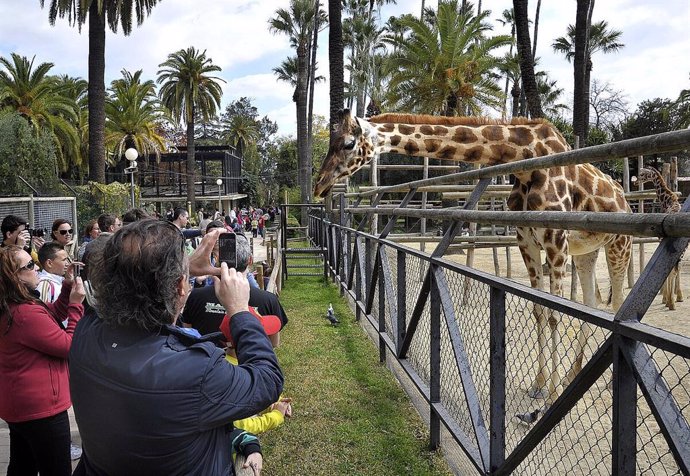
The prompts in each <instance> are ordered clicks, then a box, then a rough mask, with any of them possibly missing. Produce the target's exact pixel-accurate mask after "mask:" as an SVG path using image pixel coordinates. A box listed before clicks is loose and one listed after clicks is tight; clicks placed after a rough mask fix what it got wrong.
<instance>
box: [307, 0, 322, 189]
mask: <svg viewBox="0 0 690 476" xmlns="http://www.w3.org/2000/svg"><path fill="white" fill-rule="evenodd" d="M320 6H321V2H320V0H316V1H315V2H314V37H313V39H312V42H311V60H310V61H309V65H308V71H309V105H308V113H307V155H308V157H309V164H310V165H312V166H313V164H314V157H313V154H314V152H313V150H314V149H313V147H312V144H313V143H314V134H313V132H312V129H313V122H314V85H315V84H316V48H317V40H318V37H319V7H320ZM309 175H310V176H311V174H309Z"/></svg>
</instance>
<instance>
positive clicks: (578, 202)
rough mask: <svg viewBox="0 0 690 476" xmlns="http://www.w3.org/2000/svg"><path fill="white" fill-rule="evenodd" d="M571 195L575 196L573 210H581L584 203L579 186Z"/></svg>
mask: <svg viewBox="0 0 690 476" xmlns="http://www.w3.org/2000/svg"><path fill="white" fill-rule="evenodd" d="M571 196H572V197H573V210H579V209H580V206H581V205H582V192H581V191H580V189H579V187H578V188H576V189H575V190H573V193H572V194H571Z"/></svg>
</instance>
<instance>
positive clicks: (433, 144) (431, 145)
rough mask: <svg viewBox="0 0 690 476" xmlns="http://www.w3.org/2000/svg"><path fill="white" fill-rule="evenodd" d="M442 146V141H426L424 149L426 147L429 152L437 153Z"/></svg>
mask: <svg viewBox="0 0 690 476" xmlns="http://www.w3.org/2000/svg"><path fill="white" fill-rule="evenodd" d="M441 144H442V141H441V139H424V147H426V150H427V152H436V151H437V150H438V148H439V147H441Z"/></svg>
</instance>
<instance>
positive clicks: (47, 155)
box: [0, 110, 60, 195]
mask: <svg viewBox="0 0 690 476" xmlns="http://www.w3.org/2000/svg"><path fill="white" fill-rule="evenodd" d="M55 151H56V148H55V142H54V141H53V139H52V138H51V137H50V134H49V133H48V132H47V131H46V130H44V129H38V130H35V129H33V128H32V127H31V126H30V125H29V123H28V122H27V121H26V118H25V117H22V116H21V115H20V114H19V113H17V112H14V111H9V110H5V111H4V112H0V183H2V193H3V195H30V194H31V193H32V191H33V190H31V189H30V188H29V187H28V186H27V185H26V184H25V183H24V182H23V181H22V180H21V179H20V176H21V178H22V179H24V180H26V181H27V182H28V183H29V184H30V185H31V186H32V187H33V188H35V189H36V191H37V192H38V193H39V194H40V195H53V194H59V190H60V183H59V182H58V176H57V174H56V173H55V163H56V157H55Z"/></svg>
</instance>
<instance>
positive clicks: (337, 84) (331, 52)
mask: <svg viewBox="0 0 690 476" xmlns="http://www.w3.org/2000/svg"><path fill="white" fill-rule="evenodd" d="M328 17H329V23H330V24H329V27H328V71H329V74H330V95H331V98H330V100H331V104H330V115H331V117H330V124H331V129H330V131H331V137H330V142H331V143H333V139H334V136H335V133H334V130H333V126H335V125H336V124H337V123H338V112H339V111H340V110H341V109H342V108H343V97H344V90H343V82H344V76H345V67H344V60H343V55H344V45H343V23H342V3H341V1H340V0H328Z"/></svg>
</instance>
